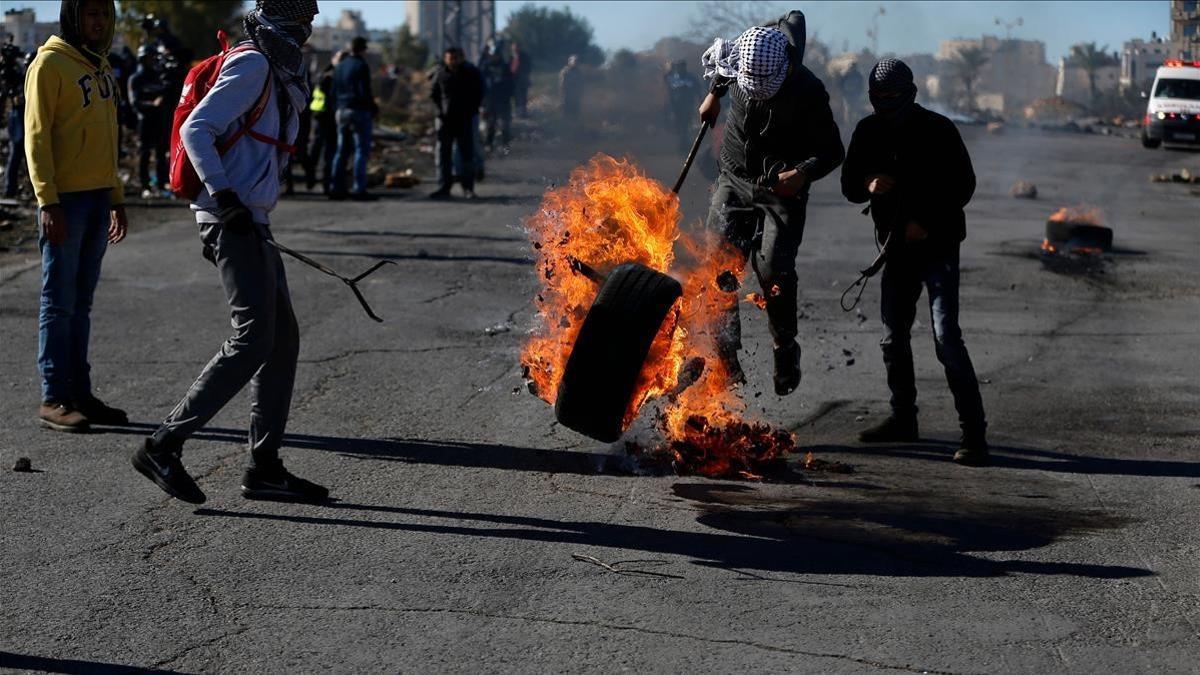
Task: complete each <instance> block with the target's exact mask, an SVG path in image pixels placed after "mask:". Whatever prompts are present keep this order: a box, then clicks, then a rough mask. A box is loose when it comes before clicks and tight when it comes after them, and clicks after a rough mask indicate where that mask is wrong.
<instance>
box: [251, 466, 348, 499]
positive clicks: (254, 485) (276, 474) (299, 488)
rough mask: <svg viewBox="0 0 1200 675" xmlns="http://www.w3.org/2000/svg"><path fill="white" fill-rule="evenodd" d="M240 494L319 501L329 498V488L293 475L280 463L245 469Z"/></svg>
mask: <svg viewBox="0 0 1200 675" xmlns="http://www.w3.org/2000/svg"><path fill="white" fill-rule="evenodd" d="M242 496H243V497H245V498H246V499H263V500H268V501H277V502H310V503H319V502H323V501H326V500H327V499H329V489H328V488H324V487H321V486H320V485H317V484H316V483H313V482H311V481H307V480H304V479H303V478H297V477H296V476H293V475H292V474H290V473H288V470H287V469H285V468H283V464H282V463H280V464H276V465H275V466H273V467H270V468H264V467H251V468H249V469H246V473H245V474H243V475H242Z"/></svg>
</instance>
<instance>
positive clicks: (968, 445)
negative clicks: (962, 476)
mask: <svg viewBox="0 0 1200 675" xmlns="http://www.w3.org/2000/svg"><path fill="white" fill-rule="evenodd" d="M959 446H960V447H959V448H958V452H955V453H954V461H955V462H957V463H959V464H962V465H963V466H987V465H988V464H991V457H990V456H989V455H988V444H987V441H986V440H985V439H984V436H983V434H982V433H969V432H963V437H962V443H960V444H959Z"/></svg>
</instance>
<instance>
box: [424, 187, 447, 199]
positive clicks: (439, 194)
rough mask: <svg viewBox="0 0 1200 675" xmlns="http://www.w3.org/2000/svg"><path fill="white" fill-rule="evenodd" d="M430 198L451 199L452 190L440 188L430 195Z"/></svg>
mask: <svg viewBox="0 0 1200 675" xmlns="http://www.w3.org/2000/svg"><path fill="white" fill-rule="evenodd" d="M429 198H430V199H449V198H450V188H438V189H437V190H434V191H433V192H430V193H429Z"/></svg>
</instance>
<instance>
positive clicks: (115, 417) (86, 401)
mask: <svg viewBox="0 0 1200 675" xmlns="http://www.w3.org/2000/svg"><path fill="white" fill-rule="evenodd" d="M75 409H76V410H78V411H79V412H81V413H83V416H84V417H86V418H88V421H89V422H91V423H92V424H101V425H106V426H122V425H125V424H129V415H126V414H125V411H124V410H121V409H119V408H114V407H112V406H110V405H105V404H104V402H103V401H101V400H100V399H98V398H96V397H95V396H93V395H91V394H88V395H87V396H85V397H83V398H80V399H79V400H77V401H75Z"/></svg>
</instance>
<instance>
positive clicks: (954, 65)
mask: <svg viewBox="0 0 1200 675" xmlns="http://www.w3.org/2000/svg"><path fill="white" fill-rule="evenodd" d="M987 62H988V55H987V53H986V52H984V51H983V48H982V47H963V48H962V49H960V50H958V53H957V54H955V55H954V58H953V59H951V60H950V72H951V74H953V76H954V78H955V79H957V80H958V81H959V83H961V84H962V87H963V94H964V96H965V98H966V106H965V107H966V109H967V110H974V109H975V85H976V83H978V82H979V75H980V73H981V72H982V71H983V67H984V65H986V64H987Z"/></svg>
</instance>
